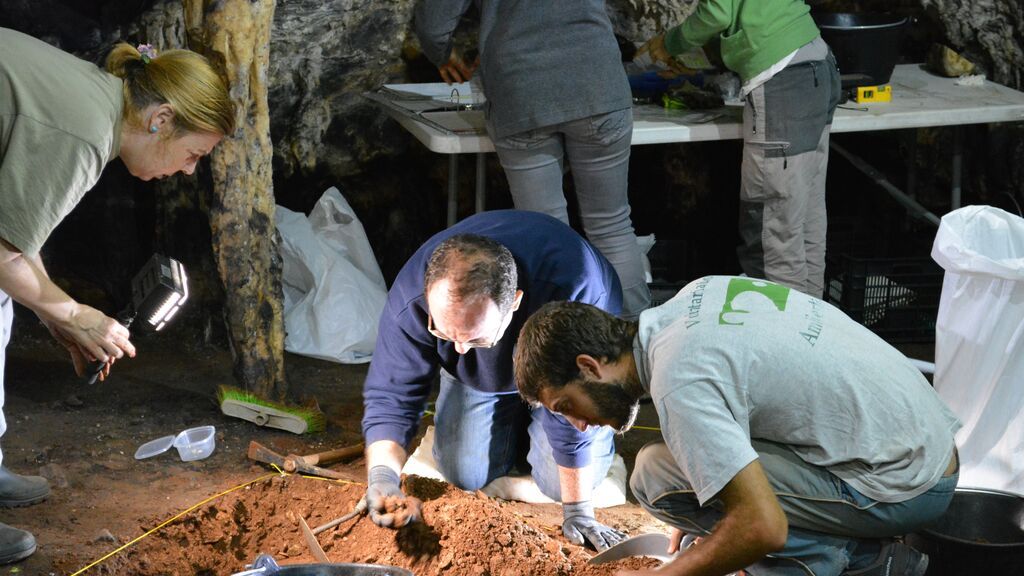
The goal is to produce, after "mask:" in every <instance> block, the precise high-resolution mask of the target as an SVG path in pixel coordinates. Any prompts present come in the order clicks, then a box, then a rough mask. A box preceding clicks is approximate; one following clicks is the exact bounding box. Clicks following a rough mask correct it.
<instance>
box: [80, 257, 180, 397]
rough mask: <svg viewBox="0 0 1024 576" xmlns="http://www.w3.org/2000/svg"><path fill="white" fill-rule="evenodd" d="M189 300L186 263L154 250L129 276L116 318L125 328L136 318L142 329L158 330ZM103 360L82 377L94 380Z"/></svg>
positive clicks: (94, 364)
mask: <svg viewBox="0 0 1024 576" xmlns="http://www.w3.org/2000/svg"><path fill="white" fill-rule="evenodd" d="M186 300H188V277H187V276H186V275H185V267H184V266H182V265H181V262H178V261H177V260H175V259H174V258H168V257H167V256H164V255H163V254H153V256H152V257H150V259H149V261H148V262H146V265H145V266H143V267H142V269H141V270H139V273H138V274H136V275H135V277H134V278H132V298H131V302H130V303H129V304H128V305H127V306H126V307H125V309H124V310H122V311H121V312H119V313H118V315H117V321H118V322H120V323H121V324H123V325H124V327H125V328H127V327H129V326H131V325H132V323H133V322H134V321H135V320H136V319H139V320H140V322H141V326H142V328H143V329H145V330H149V331H153V332H159V331H160V330H161V329H163V327H164V326H166V325H167V323H168V322H170V321H171V318H173V317H174V315H175V314H177V313H178V310H181V306H182V305H183V304H184V303H185V301H186ZM103 365H104V363H103V362H99V361H96V362H93V363H91V364H90V365H89V369H88V370H87V371H86V375H85V381H86V382H88V383H89V384H92V383H94V382H96V378H98V377H99V375H100V372H102V371H103Z"/></svg>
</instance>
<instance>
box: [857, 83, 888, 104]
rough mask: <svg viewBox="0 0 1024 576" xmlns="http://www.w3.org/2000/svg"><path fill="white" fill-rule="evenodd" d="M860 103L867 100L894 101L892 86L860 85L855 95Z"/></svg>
mask: <svg viewBox="0 0 1024 576" xmlns="http://www.w3.org/2000/svg"><path fill="white" fill-rule="evenodd" d="M853 99H854V100H856V101H857V103H858V104H863V103H865V102H892V86H889V85H888V84H885V85H883V86H858V87H857V93H856V94H855V95H854V97H853Z"/></svg>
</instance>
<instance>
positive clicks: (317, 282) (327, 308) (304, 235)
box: [274, 187, 387, 364]
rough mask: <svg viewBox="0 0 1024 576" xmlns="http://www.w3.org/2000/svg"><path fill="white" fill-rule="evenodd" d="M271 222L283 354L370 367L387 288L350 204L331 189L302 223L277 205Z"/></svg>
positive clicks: (335, 190)
mask: <svg viewBox="0 0 1024 576" xmlns="http://www.w3.org/2000/svg"><path fill="white" fill-rule="evenodd" d="M274 220H275V222H276V224H277V229H278V231H279V232H280V233H281V259H282V261H283V263H284V275H283V276H284V278H283V279H284V324H285V331H286V332H287V335H286V336H285V340H284V347H285V350H288V351H289V352H294V353H296V354H302V355H304V356H312V357H314V358H320V359H323V360H331V361H334V362H342V363H346V364H357V363H362V362H369V361H370V357H371V355H372V354H373V346H374V343H375V342H376V340H377V323H378V321H379V320H380V315H381V312H383V310H384V302H385V300H386V299H387V286H386V285H385V283H384V277H383V275H382V274H381V272H380V267H379V266H378V265H377V260H376V259H375V258H374V256H373V249H372V248H370V243H369V241H368V240H367V239H366V232H365V231H364V230H363V225H362V224H360V222H359V219H358V218H357V217H356V215H355V212H353V211H352V207H351V206H349V204H348V202H346V201H345V198H344V197H342V195H341V192H339V191H338V189H337V188H334V187H331V188H329V189H328V190H327V191H326V192H324V194H323V196H321V197H320V200H319V201H318V202H317V205H316V207H315V208H313V211H312V213H310V215H309V217H308V218H307V217H305V216H303V215H302V214H300V213H297V212H292V211H291V210H288V209H287V208H282V207H281V206H278V207H277V212H276V214H275V218H274Z"/></svg>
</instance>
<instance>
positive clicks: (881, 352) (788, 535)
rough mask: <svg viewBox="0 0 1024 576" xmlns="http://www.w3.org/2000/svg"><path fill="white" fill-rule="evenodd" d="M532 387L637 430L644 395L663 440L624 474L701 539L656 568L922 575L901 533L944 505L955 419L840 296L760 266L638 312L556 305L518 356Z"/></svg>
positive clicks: (581, 424)
mask: <svg viewBox="0 0 1024 576" xmlns="http://www.w3.org/2000/svg"><path fill="white" fill-rule="evenodd" d="M515 375H516V384H517V386H518V388H519V392H520V394H521V395H522V396H523V398H525V399H526V400H527V401H529V402H531V403H534V404H541V405H543V406H546V407H547V408H548V409H549V410H551V411H552V412H556V413H559V414H562V415H563V416H565V418H566V419H567V420H568V421H569V422H572V423H573V424H574V425H575V426H576V427H577V428H578V429H579V430H587V429H589V427H591V426H601V425H604V426H610V427H611V428H613V429H615V430H617V431H620V432H622V431H625V430H627V429H628V428H629V427H630V426H631V425H632V422H633V419H634V418H635V417H636V411H637V408H638V406H639V400H640V398H641V397H642V396H643V395H645V394H650V396H651V399H652V400H653V404H654V407H655V409H656V410H657V413H658V417H659V419H660V422H661V433H662V439H661V440H660V441H657V442H653V443H651V444H648V445H647V446H645V447H644V448H643V449H642V450H641V451H640V453H639V454H638V455H637V459H636V468H635V470H634V472H633V475H632V477H631V479H630V487H631V488H632V490H633V493H634V495H635V496H636V498H637V500H638V501H639V502H640V503H641V504H642V505H643V506H644V508H646V509H647V510H648V511H649V512H650V513H651V514H653V515H655V516H656V517H658V518H659V519H661V520H663V521H665V522H666V523H668V524H670V525H671V526H673V527H674V528H675V532H674V538H673V544H672V547H673V550H672V551H674V550H675V549H678V547H679V542H680V540H681V539H682V536H683V534H684V533H685V534H689V535H693V536H698V537H703V541H702V542H701V544H700V545H698V546H693V547H691V548H690V549H689V550H687V552H686V553H685V554H682V555H680V556H679V557H678V558H676V559H675V560H674V561H673V562H672V563H671V564H669V565H668V566H666V567H665V569H664V570H662V571H659V572H658V574H660V575H664V574H674V575H682V574H726V573H729V572H733V571H735V570H739V569H742V568H746V567H749V568H748V571H749V573H751V574H754V575H757V576H760V575H762V574H770V575H790V574H793V575H797V574H799V575H806V574H812V575H815V576H835V575H839V574H843V575H851V576H852V575H872V576H873V575H876V574H877V575H883V574H884V575H892V576H895V575H897V574H909V575H915V576H919V575H921V574H923V573H924V571H925V569H926V568H927V564H928V559H927V556H924V555H923V554H921V553H919V552H917V551H916V550H914V549H913V548H910V547H908V546H905V545H903V544H901V543H899V542H897V541H896V540H894V539H893V538H894V537H895V536H898V535H901V534H905V533H907V532H911V531H914V530H915V529H917V528H919V527H921V526H923V525H925V524H927V523H928V522H930V521H932V520H934V519H936V518H937V517H938V516H940V515H941V514H942V513H943V512H944V511H945V509H946V508H947V507H948V505H949V502H950V500H951V499H952V496H953V490H954V488H955V487H956V483H957V478H958V476H959V469H958V465H957V457H956V448H955V445H954V443H953V434H954V432H955V431H956V430H957V429H958V428H959V426H960V424H959V422H958V421H957V419H956V417H955V416H953V414H952V413H951V412H950V411H949V410H948V409H947V408H946V406H945V405H943V403H942V402H941V400H940V399H939V397H938V396H937V395H936V394H935V392H934V390H933V389H932V388H931V386H930V385H929V384H928V381H927V380H926V379H925V378H924V377H923V376H922V375H921V373H920V372H919V371H918V370H917V369H916V368H915V367H914V366H913V365H912V364H911V363H910V362H909V361H908V360H907V359H906V358H905V357H904V356H903V355H902V354H901V353H900V352H898V351H897V350H896V349H894V348H893V347H891V346H890V345H888V344H887V343H886V342H885V341H883V340H882V339H881V338H879V337H878V336H876V335H875V334H873V333H871V332H870V331H868V330H867V329H866V328H864V327H863V326H861V325H860V324H858V323H857V322H855V321H853V320H852V319H850V318H849V317H848V316H846V315H845V314H843V313H842V312H841V311H840V310H838V309H837V308H835V307H833V306H831V305H829V304H827V303H825V302H823V301H821V300H819V299H817V298H813V297H811V296H807V295H805V294H802V293H800V292H797V291H796V290H790V289H789V288H786V287H784V286H781V285H778V284H774V283H771V282H768V281H765V280H757V279H753V278H733V277H707V278H702V279H700V280H697V281H694V282H692V283H691V284H689V285H688V286H686V287H685V288H684V289H683V290H681V291H680V292H679V294H677V295H676V296H675V297H674V298H673V299H672V300H670V301H668V302H667V303H665V304H664V305H662V306H659V307H657V308H652V309H650V310H647V311H645V312H643V313H642V314H641V315H640V318H639V322H628V321H624V320H621V319H618V318H615V317H614V316H611V315H609V314H607V313H605V312H602V311H601V310H598V309H596V308H594V307H593V306H588V305H586V304H581V303H575V302H558V303H552V304H548V305H546V306H545V307H544V308H542V309H541V310H540V311H538V312H537V313H535V314H534V315H533V316H531V317H530V319H529V320H528V321H527V322H526V324H525V325H524V327H523V330H522V333H521V334H520V336H519V344H518V348H517V350H516V354H515Z"/></svg>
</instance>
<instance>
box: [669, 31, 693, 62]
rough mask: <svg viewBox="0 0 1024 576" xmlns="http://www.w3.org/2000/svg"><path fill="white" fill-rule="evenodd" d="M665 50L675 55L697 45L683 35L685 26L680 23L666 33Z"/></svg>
mask: <svg viewBox="0 0 1024 576" xmlns="http://www.w3.org/2000/svg"><path fill="white" fill-rule="evenodd" d="M664 41H665V50H667V51H668V53H669V54H671V55H673V56H678V55H680V54H682V53H683V52H686V51H687V50H691V49H693V48H695V47H696V46H695V45H694V44H691V43H690V42H688V41H687V40H686V38H684V37H683V26H682V24H680V25H679V26H676V27H675V28H672V29H670V30H669V31H668V32H666V33H665V39H664Z"/></svg>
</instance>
